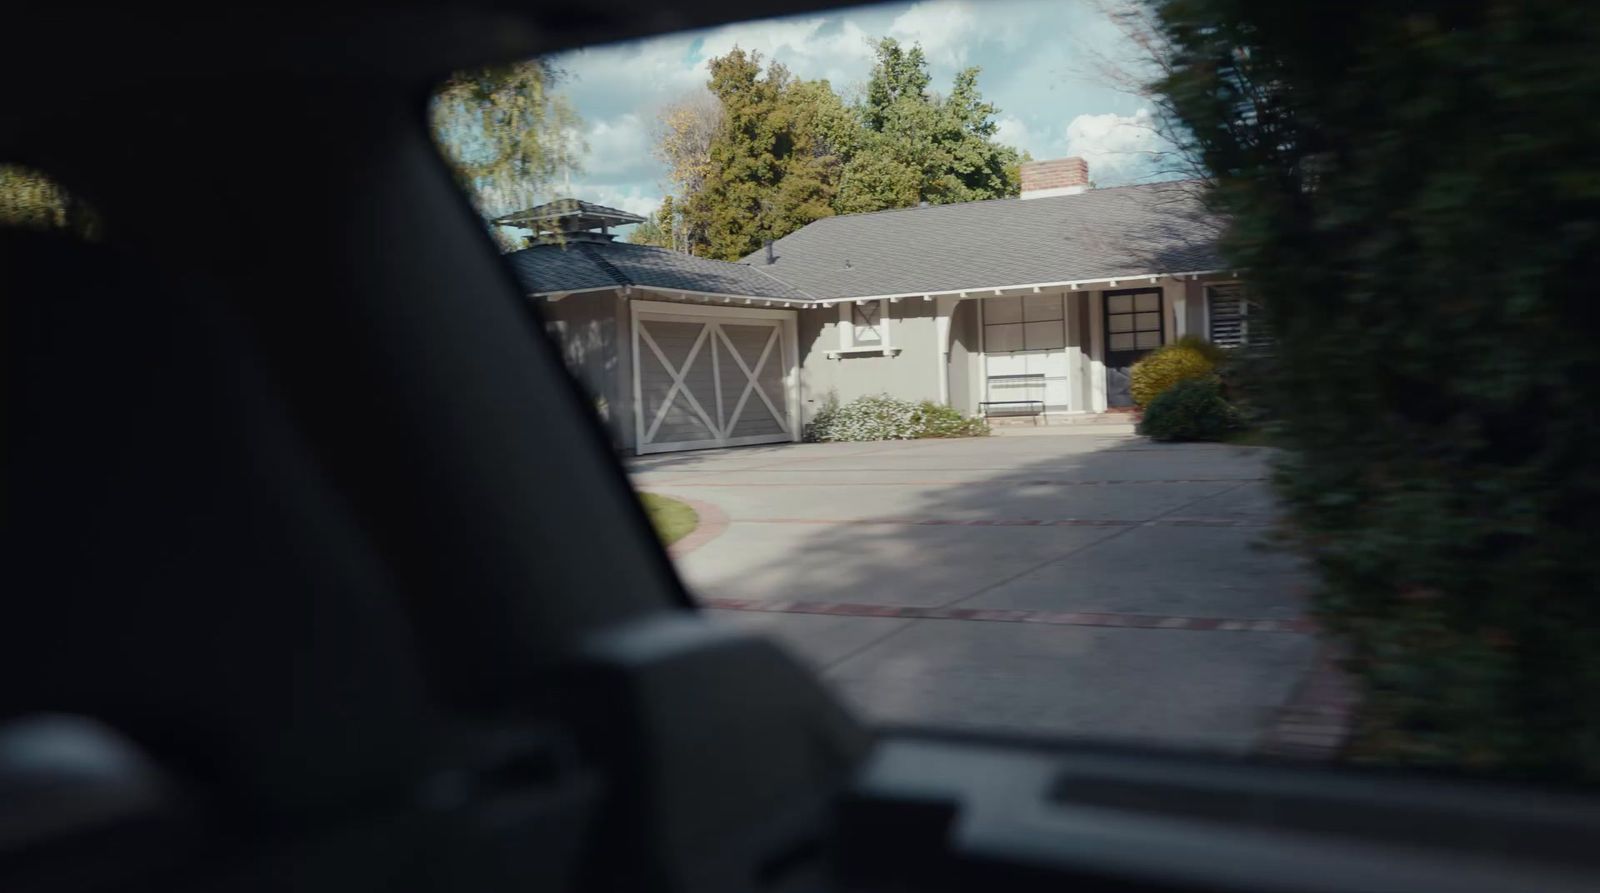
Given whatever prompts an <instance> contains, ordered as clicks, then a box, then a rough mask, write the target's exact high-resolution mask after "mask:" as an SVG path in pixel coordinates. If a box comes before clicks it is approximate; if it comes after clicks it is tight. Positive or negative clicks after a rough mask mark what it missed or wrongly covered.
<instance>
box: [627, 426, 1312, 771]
mask: <svg viewBox="0 0 1600 893" xmlns="http://www.w3.org/2000/svg"><path fill="white" fill-rule="evenodd" d="M1269 454H1270V451H1268V450H1265V449H1262V448H1244V447H1232V446H1223V445H1209V444H1206V445H1200V444H1196V445H1159V444H1152V443H1149V442H1146V441H1144V440H1142V439H1140V438H1135V437H1129V436H1115V435H1112V436H1107V435H1094V434H1079V433H1064V434H1062V435H1060V436H1035V437H1007V436H997V437H991V438H980V439H969V440H950V441H916V442H909V443H874V444H811V445H796V446H783V447H759V448H751V449H745V450H723V451H717V452H706V453H693V454H678V455H674V456H671V457H647V458H645V459H641V460H635V462H634V463H633V465H632V468H631V471H632V472H633V474H634V475H635V479H636V483H637V484H638V485H639V486H640V487H641V488H643V489H650V490H654V491H657V492H663V493H668V494H676V495H683V496H688V497H690V498H692V499H696V500H700V501H704V502H709V503H712V504H714V505H716V506H718V507H719V508H721V509H722V511H723V512H724V513H725V514H726V515H727V516H728V519H729V526H728V528H727V529H726V531H725V532H724V533H723V534H722V535H720V536H719V537H717V538H716V539H714V540H712V541H710V542H708V543H706V544H705V545H704V546H703V547H702V548H699V549H697V550H696V551H694V552H692V553H690V554H688V555H686V556H683V557H681V558H680V559H678V566H679V569H680V572H681V573H683V575H684V577H685V579H686V581H687V582H688V584H689V586H690V588H691V590H692V591H694V592H696V593H697V594H698V595H699V596H700V597H701V598H702V599H705V600H707V602H708V603H709V604H711V605H723V606H733V607H738V608H741V610H717V611H714V613H715V614H716V615H717V616H719V617H720V618H723V619H725V620H726V621H727V622H732V623H738V624H741V625H744V626H747V627H750V628H754V629H759V630H764V631H767V632H770V633H772V634H773V635H776V636H778V637H779V638H780V639H782V640H783V641H784V642H786V643H788V644H789V645H790V646H791V647H793V648H794V649H795V650H796V651H797V652H798V653H799V654H800V655H801V656H802V657H803V658H805V659H807V660H809V661H811V662H812V663H813V664H814V665H815V666H817V667H818V668H819V669H821V670H822V671H823V672H824V674H825V675H826V677H827V678H828V679H830V680H831V681H832V682H833V683H834V684H835V685H836V686H837V687H838V689H839V690H840V692H841V693H842V694H843V695H844V696H845V697H846V698H847V699H848V700H849V701H851V702H852V703H854V704H855V705H856V706H857V707H858V708H860V709H861V710H862V711H864V712H865V713H866V714H867V715H868V716H869V717H871V718H875V719H880V720H884V721H891V722H911V723H919V724H938V725H954V726H968V727H979V728H990V729H1001V730H1004V731H1008V732H1026V733H1045V734H1053V735H1066V736H1085V737H1093V738H1114V739H1115V738H1120V739H1127V740H1138V741H1142V742H1152V741H1153V742H1157V743H1162V744H1169V745H1188V746H1198V747H1203V748H1207V749H1215V750H1225V751H1232V752H1242V751H1248V750H1250V749H1252V748H1253V747H1254V746H1256V744H1257V743H1258V742H1259V740H1260V739H1261V737H1262V736H1263V734H1265V733H1266V732H1267V731H1268V730H1269V729H1270V727H1271V724H1272V721H1273V717H1274V716H1275V714H1276V712H1277V711H1278V709H1279V708H1280V707H1281V706H1282V705H1283V704H1284V702H1285V701H1286V700H1287V699H1288V698H1289V696H1290V694H1291V692H1292V690H1293V689H1294V687H1295V685H1296V683H1297V682H1298V681H1299V680H1300V678H1301V677H1302V676H1304V675H1305V672H1306V670H1307V669H1308V668H1309V667H1310V666H1311V665H1312V664H1313V661H1314V657H1315V652H1316V643H1315V642H1314V640H1313V638H1312V637H1311V636H1310V635H1308V634H1307V633H1306V631H1305V627H1304V626H1303V625H1301V624H1300V623H1298V619H1299V618H1300V617H1301V615H1302V613H1303V610H1304V605H1303V601H1302V591H1303V589H1304V586H1305V583H1306V581H1307V575H1306V571H1305V569H1304V567H1303V566H1302V565H1301V563H1300V562H1299V561H1298V560H1297V559H1295V558H1294V557H1293V556H1291V555H1289V554H1286V553H1284V552H1281V551H1274V550H1269V549H1263V548H1261V547H1260V542H1261V540H1262V539H1263V537H1264V536H1265V535H1266V534H1267V533H1268V532H1269V531H1270V529H1271V525H1272V523H1273V521H1274V511H1275V507H1274V503H1273V500H1272V497H1271V495H1270V493H1269V492H1268V490H1267V486H1266V481H1265V477H1266V474H1267V460H1268V457H1269Z"/></svg>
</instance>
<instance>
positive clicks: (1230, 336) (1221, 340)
mask: <svg viewBox="0 0 1600 893" xmlns="http://www.w3.org/2000/svg"><path fill="white" fill-rule="evenodd" d="M1206 299H1207V300H1208V301H1210V302H1211V332H1210V336H1211V343H1212V344H1215V345H1217V346H1218V347H1230V348H1232V347H1244V346H1245V344H1246V343H1247V342H1246V337H1245V314H1246V313H1247V312H1248V311H1247V310H1246V308H1245V301H1244V294H1243V292H1242V291H1241V290H1240V288H1239V286H1237V285H1208V286H1206Z"/></svg>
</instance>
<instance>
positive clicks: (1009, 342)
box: [983, 294, 1067, 353]
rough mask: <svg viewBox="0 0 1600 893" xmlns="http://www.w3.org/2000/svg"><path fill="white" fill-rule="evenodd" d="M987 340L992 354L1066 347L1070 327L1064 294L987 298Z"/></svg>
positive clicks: (984, 309) (984, 320)
mask: <svg viewBox="0 0 1600 893" xmlns="http://www.w3.org/2000/svg"><path fill="white" fill-rule="evenodd" d="M983 339H984V340H983V343H984V349H985V350H986V351H988V352H989V353H1011V352H1013V351H1019V350H1061V349H1063V348H1065V347H1066V346H1067V329H1066V315H1065V313H1063V311H1062V296H1061V295H1059V294H1054V295H1021V296H1009V297H1000V298H985V299H984V302H983Z"/></svg>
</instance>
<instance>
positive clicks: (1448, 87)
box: [1153, 0, 1600, 781]
mask: <svg viewBox="0 0 1600 893" xmlns="http://www.w3.org/2000/svg"><path fill="white" fill-rule="evenodd" d="M1153 6H1154V7H1155V9H1156V11H1157V12H1158V14H1159V15H1160V16H1161V22H1160V27H1161V29H1162V37H1163V38H1164V39H1165V40H1166V41H1169V42H1170V49H1171V51H1172V52H1171V53H1170V54H1169V56H1168V58H1169V60H1170V61H1171V63H1172V64H1171V65H1170V66H1168V67H1167V68H1166V69H1165V70H1164V71H1165V74H1164V75H1163V79H1162V81H1161V82H1160V83H1158V84H1156V85H1154V86H1155V89H1156V90H1157V91H1158V92H1160V93H1161V94H1163V102H1164V103H1165V104H1166V106H1167V107H1168V108H1170V109H1171V110H1172V111H1173V112H1174V113H1175V114H1176V117H1177V119H1178V120H1177V123H1179V124H1181V125H1182V126H1181V128H1177V129H1175V130H1174V131H1173V132H1174V134H1175V135H1176V136H1177V138H1178V139H1179V140H1180V142H1181V145H1180V149H1181V150H1183V151H1185V152H1187V153H1188V154H1189V155H1190V157H1191V158H1192V159H1193V160H1195V161H1197V162H1198V163H1199V164H1200V165H1202V166H1203V167H1204V168H1205V169H1206V171H1207V172H1208V174H1209V178H1210V180H1209V181H1210V182H1211V183H1212V184H1213V187H1212V188H1211V191H1210V194H1209V197H1208V200H1209V205H1210V206H1211V207H1212V208H1213V209H1215V210H1216V211H1218V212H1220V213H1221V214H1222V215H1223V216H1224V219H1226V220H1227V221H1228V223H1227V229H1226V232H1225V233H1224V235H1223V239H1222V242H1221V250H1222V253H1223V259H1224V261H1225V265H1224V267H1223V268H1224V269H1239V270H1241V271H1243V272H1244V277H1245V282H1246V285H1247V287H1248V288H1249V289H1250V290H1251V291H1252V293H1253V295H1254V296H1255V297H1256V298H1257V299H1258V301H1259V303H1260V305H1261V311H1262V313H1263V314H1264V317H1265V321H1266V322H1267V323H1269V326H1270V329H1271V330H1272V331H1273V333H1274V336H1275V339H1276V341H1275V345H1274V347H1273V355H1272V361H1271V368H1270V371H1269V374H1267V375H1264V376H1262V377H1261V379H1260V382H1259V383H1260V385H1261V387H1260V393H1259V399H1260V400H1261V401H1262V408H1263V409H1264V411H1266V412H1267V413H1268V414H1269V415H1270V416H1271V418H1272V419H1273V422H1274V432H1275V437H1276V439H1277V440H1278V442H1280V443H1281V444H1283V445H1284V446H1285V447H1286V448H1287V453H1286V455H1285V458H1284V461H1283V463H1282V465H1281V467H1280V469H1279V470H1278V472H1277V476H1276V480H1277V484H1278V489H1279V492H1280V493H1281V494H1282V496H1283V499H1284V503H1285V505H1286V508H1287V511H1288V514H1289V518H1290V521H1291V522H1292V525H1293V527H1294V529H1295V530H1296V531H1297V532H1298V537H1299V541H1300V543H1301V545H1302V546H1303V548H1304V549H1305V551H1306V553H1307V554H1308V555H1309V556H1310V558H1311V559H1312V561H1313V562H1314V565H1315V567H1316V570H1317V573H1318V578H1319V583H1318V588H1317V591H1316V593H1315V597H1314V599H1315V600H1314V607H1315V611H1316V613H1317V615H1318V617H1319V619H1320V620H1321V624H1322V626H1323V628H1324V629H1326V630H1329V631H1331V633H1333V634H1334V635H1336V636H1337V637H1338V638H1340V639H1341V640H1342V641H1343V643H1344V644H1345V646H1346V647H1347V648H1348V651H1349V661H1348V663H1347V665H1346V666H1347V668H1348V669H1349V670H1350V671H1351V672H1352V673H1353V674H1354V678H1355V679H1356V680H1357V682H1358V683H1359V686H1360V689H1361V693H1362V696H1363V707H1362V714H1361V724H1360V728H1361V730H1362V731H1361V735H1360V737H1359V739H1358V741H1357V742H1356V744H1355V749H1354V751H1353V752H1354V753H1355V754H1357V755H1359V756H1361V757H1362V758H1364V759H1371V760H1378V761H1385V762H1399V763H1411V764H1428V765H1440V766H1448V767H1455V768H1459V767H1468V768H1471V769H1476V770H1484V771H1493V772H1495V773H1500V774H1512V775H1522V776H1547V777H1561V778H1564V779H1572V778H1578V779H1586V780H1589V781H1600V548H1596V547H1595V536H1596V531H1600V448H1597V447H1600V410H1597V406H1600V349H1597V345H1600V311H1597V309H1596V308H1597V305H1596V304H1595V301H1594V295H1593V292H1594V290H1595V283H1597V282H1600V172H1597V169H1596V165H1595V147H1596V145H1600V117H1597V116H1596V115H1595V114H1594V110H1595V109H1596V108H1600V54H1597V53H1596V52H1595V47H1597V46H1600V8H1597V7H1596V6H1595V5H1594V4H1589V3H1562V2H1554V0H1527V2H1521V3H1500V2H1489V0H1459V2H1452V3H1430V4H1422V5H1417V4H1396V3H1393V2H1379V0H1351V2H1348V3H1343V4H1320V5H1317V4H1312V5H1310V6H1305V5H1302V4H1283V3H1279V2H1275V0H1157V2H1155V3H1154V4H1153ZM1252 312H1256V311H1255V310H1254V309H1252ZM1252 396H1255V395H1252Z"/></svg>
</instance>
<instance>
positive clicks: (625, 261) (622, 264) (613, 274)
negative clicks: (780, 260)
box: [506, 240, 811, 301]
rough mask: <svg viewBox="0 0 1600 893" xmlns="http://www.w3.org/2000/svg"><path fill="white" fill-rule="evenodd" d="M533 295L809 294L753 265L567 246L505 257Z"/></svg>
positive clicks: (594, 245)
mask: <svg viewBox="0 0 1600 893" xmlns="http://www.w3.org/2000/svg"><path fill="white" fill-rule="evenodd" d="M506 258H507V259H508V260H510V261H511V266H512V269H513V270H514V271H515V272H516V275H517V278H518V279H519V280H520V281H521V282H522V285H523V287H524V288H526V289H527V290H528V293H529V294H535V295H538V294H549V293H551V292H558V291H579V290H582V289H591V288H609V287H620V286H624V285H637V286H640V287H642V288H664V289H677V290H682V291H693V292H705V293H709V294H717V295H734V296H738V297H749V298H781V299H784V300H790V301H805V300H809V299H810V297H811V296H810V295H808V294H806V293H805V292H803V291H801V290H799V289H797V288H795V287H794V286H792V285H789V284H787V283H785V282H783V281H781V280H778V279H775V278H773V277H772V276H769V275H767V274H766V273H763V272H761V271H760V270H757V269H756V268H755V267H753V266H751V265H750V264H745V263H729V262H727V261H721V260H711V259H710V258H705V257H695V256H693V255H690V254H683V253H681V252H677V251H669V250H667V249H665V248H655V247H651V246H649V245H633V244H629V243H627V242H591V241H577V240H573V241H569V242H567V243H566V244H564V245H555V244H550V245H535V246H532V247H529V248H524V249H522V250H521V251H513V252H511V253H510V254H508V255H506Z"/></svg>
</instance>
